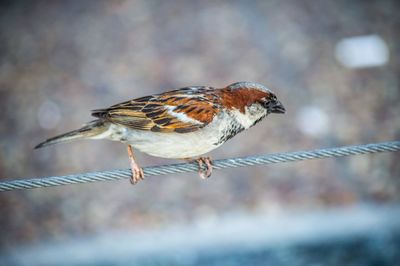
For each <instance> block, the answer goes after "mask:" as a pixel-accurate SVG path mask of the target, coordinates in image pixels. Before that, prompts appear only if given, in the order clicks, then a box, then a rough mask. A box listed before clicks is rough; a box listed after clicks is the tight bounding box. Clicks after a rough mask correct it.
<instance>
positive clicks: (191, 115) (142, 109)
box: [92, 87, 219, 133]
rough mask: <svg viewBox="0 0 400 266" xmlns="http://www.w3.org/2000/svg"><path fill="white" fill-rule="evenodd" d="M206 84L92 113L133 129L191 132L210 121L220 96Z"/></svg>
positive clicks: (216, 109) (135, 100) (217, 106)
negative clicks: (205, 85)
mask: <svg viewBox="0 0 400 266" xmlns="http://www.w3.org/2000/svg"><path fill="white" fill-rule="evenodd" d="M213 92H214V90H213V89H211V88H205V87H193V88H183V89H179V90H174V91H170V92H165V93H162V94H158V95H153V96H146V97H142V98H138V99H134V100H131V101H127V102H123V103H120V104H116V105H113V106H111V107H110V108H107V109H101V110H94V111H93V112H92V115H93V116H95V117H99V118H103V119H105V120H107V121H110V122H112V123H116V124H121V125H124V126H127V127H130V128H133V129H138V130H150V131H154V132H164V133H167V132H178V133H187V132H193V131H196V130H198V129H200V128H202V127H204V126H206V125H207V124H209V123H210V122H211V121H212V119H213V118H214V116H215V115H216V114H217V113H218V112H219V97H218V95H216V94H214V93H213Z"/></svg>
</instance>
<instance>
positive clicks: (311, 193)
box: [0, 0, 400, 265]
mask: <svg viewBox="0 0 400 266" xmlns="http://www.w3.org/2000/svg"><path fill="white" fill-rule="evenodd" d="M399 8H400V3H399V1H395V0H393V1H342V0H340V1H328V0H324V1H310V0H299V1H297V0H296V1H295V0H292V1H278V0H276V1H275V0H272V1H145V0H142V1H140V0H134V1H122V0H114V1H3V2H2V3H1V4H0V58H1V60H0V105H1V115H2V118H1V119H0V178H1V179H2V180H3V179H15V178H27V177H42V176H52V175H65V174H72V173H81V172H88V171H100V170H109V169H115V168H128V167H129V164H128V157H127V154H126V147H125V146H124V145H123V144H120V143H114V142H109V141H82V142H74V143H71V144H67V145H59V146H51V147H49V148H45V149H41V150H33V147H34V146H35V145H36V144H38V143H39V142H41V141H43V140H44V139H46V138H48V137H52V136H54V135H57V134H60V133H64V132H66V131H69V130H71V129H75V128H78V127H79V126H81V125H82V124H83V123H85V122H88V121H90V120H91V119H92V118H91V116H90V110H92V109H97V108H103V107H107V106H110V105H112V104H115V103H118V102H121V101H125V100H128V99H132V98H136V97H140V96H144V95H148V94H152V93H160V92H163V91H166V90H170V89H173V88H180V87H185V86H190V85H209V86H214V87H223V86H226V85H228V84H230V83H233V82H235V81H243V80H245V81H254V82H259V83H262V84H265V85H267V86H268V87H270V88H271V89H272V90H273V91H274V92H276V94H277V95H278V98H279V99H280V100H281V101H282V102H283V104H284V105H285V107H286V109H287V113H286V114H285V115H271V116H269V117H268V118H267V119H265V120H264V121H263V122H262V123H260V124H258V125H257V126H256V127H254V128H251V129H250V130H248V131H246V132H244V133H241V134H239V135H238V136H237V137H235V138H234V139H232V140H230V141H229V142H227V143H226V144H225V145H223V146H222V147H221V148H219V149H217V150H215V151H213V152H212V153H211V154H210V155H211V156H212V157H213V158H227V157H237V156H246V155H257V154H266V153H274V152H285V151H296V150H304V149H314V148H322V147H334V146H341V145H350V144H361V143H372V142H380V141H389V140H399V139H400V115H399V114H400V105H399V99H400V89H399V82H400V81H399V74H400V64H399V58H400V43H399V40H400V31H399V29H400V16H399V14H398V11H399ZM137 156H138V160H139V161H140V162H141V165H142V166H150V165H158V164H169V163H176V162H177V161H174V160H165V159H160V158H154V157H150V156H147V155H145V154H140V153H138V154H137ZM399 159H400V154H399V153H385V154H376V155H364V156H353V157H346V158H341V159H325V160H315V161H308V162H298V163H286V164H277V165H269V166H260V167H248V168H240V169H230V170H224V171H215V172H214V173H213V176H212V177H211V178H210V179H209V180H207V181H202V180H200V178H198V176H197V175H196V174H180V175H169V176H160V177H153V178H148V179H147V180H145V182H141V183H140V184H138V185H137V186H134V187H133V186H131V185H130V183H129V181H128V180H123V181H118V182H101V183H92V184H82V185H69V186H61V187H54V188H43V189H34V190H25V191H14V192H5V193H1V194H0V212H1V213H0V254H2V255H0V264H4V265H13V264H15V265H34V264H38V265H39V264H40V265H61V263H60V261H65V260H66V259H67V260H66V261H67V262H66V265H81V264H82V265H113V264H117V259H119V260H118V263H121V265H124V264H123V263H124V262H127V261H128V262H133V261H135V260H136V261H140V263H139V262H138V265H221V264H223V265H240V264H235V263H238V262H243V263H244V262H247V263H250V262H251V265H258V264H257V263H258V262H260V261H263V262H266V261H269V262H272V263H274V264H276V265H295V264H298V265H303V264H304V265H307V264H309V263H311V262H315V263H317V262H318V263H319V265H345V264H346V262H348V263H359V264H361V265H369V264H368V263H360V261H358V259H360V258H361V259H362V258H366V257H368V256H372V254H374V255H373V256H375V257H374V259H375V260H373V262H374V263H378V264H371V265H385V263H387V264H386V265H393V263H392V262H394V261H399V260H400V254H399V250H400V237H399V236H400V234H399V232H400V230H398V229H399V227H400V226H399V225H400V215H394V214H399V212H398V210H399V209H400V208H399V209H398V207H399V200H400V179H399V174H400V166H399V163H398V162H399ZM340 221H341V222H340ZM264 225H265V226H264ZM335 228H336V229H335ZM360 228H362V230H361V229H360ZM371 228H372V229H373V230H372V229H371ZM258 229H259V230H258ZM383 229H385V230H386V231H384V232H383V233H382V230H383ZM224 230H228V231H226V233H224V232H225V231H224ZM229 230H230V231H229ZM332 230H333V231H332ZM357 230H358V231H357ZM354 231H357V232H358V234H357V237H356V236H354ZM375 231H376V232H378V231H379V232H380V233H379V234H378V233H376V234H373V233H371V232H375ZM336 233H337V234H336ZM270 234H273V235H272V236H271V235H270ZM327 235H329V236H330V238H328V236H327ZM255 236H258V238H257V237H255ZM260 236H262V237H260ZM295 236H296V237H295ZM317 236H320V237H319V238H318V237H317ZM251 237H253V238H251ZM331 238H333V239H334V240H332V241H330V240H329V241H328V240H327V239H331ZM305 239H306V240H307V241H305ZM310 239H314V240H312V241H311V240H310ZM315 239H317V240H315ZM335 239H336V240H335ZM365 239H367V240H368V241H367V240H365ZM235 241H236V242H235ZM194 243H197V244H194ZM234 243H242V244H241V245H237V246H235V245H234ZM276 243H280V245H279V247H282V248H281V249H280V248H277V246H276ZM294 243H296V245H295V244H294ZM306 243H308V244H306ZM310 243H311V244H310ZM320 243H323V244H320ZM365 243H367V244H365ZM368 243H369V244H368ZM371 243H372V244H371ZM228 244H232V245H231V249H227V248H226V246H227V245H228ZM174 245H175V246H176V247H177V248H176V250H174V251H169V252H167V251H168V250H169V248H172V247H171V246H174ZM294 245H295V246H294ZM365 245H366V246H365ZM55 247H56V248H55ZM200 247H201V248H200ZM271 247H273V248H271ZM277 249H278V250H277ZM199 250H201V251H199ZM237 250H241V251H242V252H244V251H243V250H249V253H246V252H244V253H243V257H240V255H238V253H237ZM254 250H257V252H258V253H257V256H252V255H249V254H253V253H251V252H253V251H254ZM163 251H164V253H163ZM57 252H58V253H57ZM99 254H101V255H103V257H102V256H100V258H99ZM171 254H173V255H176V257H173V258H172V259H171V257H169V259H165V258H166V257H165V256H167V257H168V256H171ZM177 254H178V255H177ZM221 254H223V255H221ZM246 254H247V255H246ZM307 254H314V255H313V256H316V255H318V256H320V257H317V258H316V257H312V256H311V255H310V256H308V255H307ZM363 254H366V255H363ZM246 256H247V257H246ZM77 258H79V259H80V260H78V259H77ZM163 258H164V259H163ZM245 258H248V259H249V260H247V261H246V260H245ZM257 258H259V259H260V260H259V261H257ZM59 259H60V261H59ZM68 259H69V260H70V261H69V260H68ZM121 259H122V262H121ZM124 259H126V260H124ZM291 259H293V260H294V262H293V261H292V260H291ZM298 259H300V260H298ZM39 261H40V262H39ZM105 261H107V263H108V264H105ZM24 263H25V264H24ZM80 263H81V264H80ZM102 263H103V264H102ZM213 263H214V264H213ZM229 263H231V264H229ZM302 263H303V264H302ZM329 263H331V264H329ZM261 265H262V264H261ZM352 265H355V264H352Z"/></svg>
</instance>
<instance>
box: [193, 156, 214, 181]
mask: <svg viewBox="0 0 400 266" xmlns="http://www.w3.org/2000/svg"><path fill="white" fill-rule="evenodd" d="M196 162H197V163H198V165H199V176H200V178H201V179H203V180H204V179H207V178H209V177H210V176H211V173H212V169H213V166H212V162H211V158H210V157H200V158H198V159H197V160H196ZM204 165H205V166H206V169H204Z"/></svg>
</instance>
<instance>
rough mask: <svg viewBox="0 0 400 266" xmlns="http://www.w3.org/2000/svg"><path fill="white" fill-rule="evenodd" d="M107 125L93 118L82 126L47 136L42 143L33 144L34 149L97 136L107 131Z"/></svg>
mask: <svg viewBox="0 0 400 266" xmlns="http://www.w3.org/2000/svg"><path fill="white" fill-rule="evenodd" d="M107 129H108V125H107V123H106V122H104V121H101V120H94V121H92V122H89V123H87V124H86V125H85V126H84V127H82V128H80V129H77V130H72V131H70V132H67V133H64V134H61V135H58V136H55V137H52V138H49V139H47V140H45V141H43V142H42V143H39V144H38V145H36V146H35V149H39V148H43V147H46V146H49V145H53V144H57V143H64V142H70V141H74V140H79V139H89V138H93V137H96V136H98V135H99V134H102V133H104V132H105V131H107Z"/></svg>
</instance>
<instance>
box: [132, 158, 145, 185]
mask: <svg viewBox="0 0 400 266" xmlns="http://www.w3.org/2000/svg"><path fill="white" fill-rule="evenodd" d="M131 169H132V176H131V179H130V181H131V184H132V185H136V184H137V183H138V182H139V181H140V180H144V173H143V168H141V167H140V166H139V165H138V164H137V163H136V162H135V161H132V160H131Z"/></svg>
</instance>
